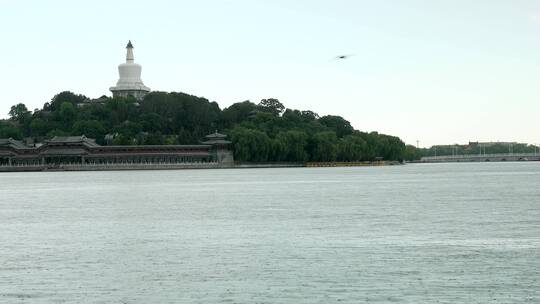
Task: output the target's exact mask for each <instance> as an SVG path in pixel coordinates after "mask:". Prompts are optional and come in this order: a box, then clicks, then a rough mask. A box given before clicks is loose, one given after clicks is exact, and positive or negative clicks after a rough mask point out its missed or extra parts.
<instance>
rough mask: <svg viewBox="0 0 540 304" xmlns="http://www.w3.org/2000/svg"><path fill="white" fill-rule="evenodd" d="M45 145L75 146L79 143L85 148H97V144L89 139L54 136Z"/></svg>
mask: <svg viewBox="0 0 540 304" xmlns="http://www.w3.org/2000/svg"><path fill="white" fill-rule="evenodd" d="M45 142H46V143H52V144H64V143H65V144H76V143H81V144H84V145H85V146H90V147H99V145H98V144H96V141H95V140H94V139H91V138H87V137H86V136H84V135H82V136H55V137H53V138H52V139H50V140H47V141H45Z"/></svg>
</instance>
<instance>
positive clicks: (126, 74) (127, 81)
mask: <svg viewBox="0 0 540 304" xmlns="http://www.w3.org/2000/svg"><path fill="white" fill-rule="evenodd" d="M126 49H127V54H126V63H122V64H120V65H119V66H118V73H119V74H120V79H118V82H117V83H116V86H115V87H111V88H110V90H111V92H112V93H113V97H116V96H120V97H127V96H133V97H135V98H136V99H138V100H141V99H143V98H144V95H146V94H147V93H148V92H150V88H149V87H147V86H145V85H144V83H143V82H142V80H141V70H142V67H141V66H140V65H139V64H136V63H135V62H134V61H135V59H134V57H133V44H131V40H130V41H129V42H128V44H127V46H126Z"/></svg>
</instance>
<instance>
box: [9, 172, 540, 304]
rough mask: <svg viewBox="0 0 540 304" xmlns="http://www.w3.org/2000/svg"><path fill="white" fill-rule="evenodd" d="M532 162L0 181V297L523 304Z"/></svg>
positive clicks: (538, 268)
mask: <svg viewBox="0 0 540 304" xmlns="http://www.w3.org/2000/svg"><path fill="white" fill-rule="evenodd" d="M539 181H540V163H498V164H495V163H489V164H428V165H407V166H395V167H376V168H309V169H308V168H306V169H304V168H295V169H260V170H259V169H245V170H185V171H123V172H122V171H119V172H50V173H20V174H19V173H9V174H0V231H1V233H0V243H1V244H2V246H0V303H181V302H193V303H298V302H302V303H332V302H340V303H359V302H380V303H388V302H404V303H524V302H529V303H538V302H540V208H539V207H540V187H539V184H540V183H539Z"/></svg>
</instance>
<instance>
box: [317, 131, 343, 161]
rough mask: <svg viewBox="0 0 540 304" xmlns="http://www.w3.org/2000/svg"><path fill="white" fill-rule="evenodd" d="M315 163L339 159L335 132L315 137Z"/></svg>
mask: <svg viewBox="0 0 540 304" xmlns="http://www.w3.org/2000/svg"><path fill="white" fill-rule="evenodd" d="M313 143H314V151H313V155H312V160H313V161H319V162H332V161H335V160H336V157H337V143H338V138H337V136H336V133H335V132H333V131H328V132H321V133H317V134H315V135H314V136H313Z"/></svg>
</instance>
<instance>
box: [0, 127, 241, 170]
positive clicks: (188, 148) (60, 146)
mask: <svg viewBox="0 0 540 304" xmlns="http://www.w3.org/2000/svg"><path fill="white" fill-rule="evenodd" d="M206 138H207V140H206V141H205V142H204V143H203V144H200V145H159V146H157V145H147V146H101V145H98V144H97V143H96V142H95V141H94V140H93V139H90V138H87V137H85V136H69V137H54V138H53V139H51V140H47V141H45V143H43V144H42V145H39V146H34V147H29V146H27V145H25V144H24V143H22V142H21V141H18V140H13V139H11V138H10V139H0V171H10V169H9V168H10V167H32V168H33V169H34V170H46V169H47V168H60V169H61V168H63V167H65V166H71V167H73V166H75V167H79V168H80V169H84V168H85V167H88V168H89V169H91V168H92V167H98V168H104V169H107V167H112V168H115V169H117V168H118V166H125V167H126V168H136V169H138V168H141V169H144V168H145V167H146V168H151V169H153V168H156V169H159V168H163V167H165V168H175V166H177V167H179V168H180V167H182V166H186V165H187V166H189V165H191V166H204V167H207V168H208V167H230V166H232V165H233V162H234V160H233V155H232V152H231V151H230V150H229V149H228V148H227V146H228V145H229V144H230V142H229V141H227V140H225V135H222V134H219V133H217V132H216V133H215V134H211V135H209V136H207V137H206ZM2 167H4V168H5V170H1V169H2ZM32 168H30V169H32Z"/></svg>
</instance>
